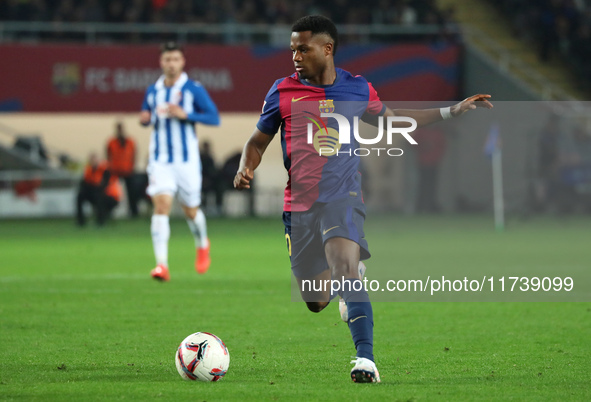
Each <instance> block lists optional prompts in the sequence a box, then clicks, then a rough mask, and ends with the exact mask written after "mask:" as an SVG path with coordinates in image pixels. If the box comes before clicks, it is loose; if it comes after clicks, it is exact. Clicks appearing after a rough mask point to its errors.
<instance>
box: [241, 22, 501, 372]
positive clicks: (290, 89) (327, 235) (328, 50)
mask: <svg viewBox="0 0 591 402" xmlns="http://www.w3.org/2000/svg"><path fill="white" fill-rule="evenodd" d="M337 45H338V35H337V29H336V27H335V25H334V24H333V23H332V21H330V20H329V19H328V18H326V17H323V16H306V17H303V18H301V19H299V20H298V21H296V23H295V24H294V25H293V27H292V34H291V50H292V54H293V62H294V65H295V70H296V72H295V73H294V74H293V75H291V76H289V77H285V78H282V79H279V80H277V81H275V83H274V84H273V86H272V87H271V89H270V90H269V92H268V94H267V96H266V98H265V102H264V104H263V109H262V113H261V116H260V119H259V122H258V124H257V126H256V128H255V130H254V132H253V133H252V135H251V137H250V139H249V140H248V142H247V143H246V145H245V146H244V150H243V153H242V158H241V161H240V167H239V170H238V172H237V174H236V177H235V178H234V186H235V187H236V188H237V189H248V188H250V181H251V180H252V179H253V177H254V175H253V174H254V170H255V169H256V168H257V167H258V165H259V164H260V162H261V159H262V155H263V153H264V152H265V150H266V148H267V146H268V145H269V143H270V142H271V140H272V139H273V137H274V135H275V134H276V133H277V131H280V132H281V146H282V149H283V159H284V165H285V168H286V169H287V171H288V174H289V180H288V183H287V187H286V189H285V201H284V213H283V221H284V224H285V235H286V239H287V241H288V250H289V253H290V260H291V267H292V271H293V273H294V276H295V277H296V279H297V280H298V284H299V286H300V292H301V295H302V298H303V299H304V301H305V302H306V304H307V306H308V309H309V310H310V311H313V312H320V311H321V310H323V309H324V308H325V307H326V306H327V305H328V304H329V303H330V300H331V298H332V296H333V295H331V287H330V286H329V287H328V288H327V289H322V290H321V291H312V290H311V289H309V288H306V287H305V286H303V283H304V281H307V282H308V283H310V282H312V283H327V282H325V281H330V280H331V279H334V280H339V281H341V280H342V285H343V286H342V287H341V288H340V289H339V291H338V294H339V296H340V297H341V301H342V302H341V305H340V309H339V310H340V312H341V317H342V318H343V320H344V321H347V322H348V325H349V329H350V331H351V336H352V338H353V342H354V344H355V348H356V351H357V353H356V359H355V360H353V361H352V362H351V363H353V364H354V367H353V369H352V370H351V378H352V380H353V381H355V382H380V376H379V373H378V370H377V368H376V365H375V363H374V356H373V312H372V307H371V303H370V301H369V296H368V294H367V291H366V289H364V288H363V283H362V282H361V280H362V276H363V274H364V273H365V266H364V265H363V263H362V262H361V260H365V259H367V258H369V256H370V254H369V250H368V245H367V242H366V240H365V237H364V232H363V223H364V220H365V206H364V204H363V199H362V196H361V177H360V174H359V173H358V165H359V156H357V155H356V154H355V152H351V150H352V149H354V148H355V147H356V145H358V144H357V141H356V140H355V139H354V138H353V135H352V133H351V138H350V141H348V142H345V143H340V144H338V143H337V140H338V136H333V137H331V136H330V135H328V134H329V131H331V130H332V132H333V133H334V132H336V130H335V127H336V126H335V121H334V120H335V119H328V118H320V117H319V116H320V114H321V113H332V112H335V113H339V114H341V115H344V116H345V117H346V118H347V119H348V120H349V121H350V123H351V124H350V127H351V128H352V127H353V119H354V117H355V116H359V117H361V118H362V119H364V120H368V121H372V119H371V116H372V115H373V116H385V117H387V116H406V117H410V118H412V119H414V120H415V121H416V123H417V125H418V126H419V127H420V126H424V125H427V124H431V123H435V122H437V121H441V120H443V119H446V118H451V117H456V116H460V115H462V114H463V113H465V112H466V111H468V110H470V109H475V108H476V107H485V108H492V105H491V104H490V103H489V101H488V100H487V99H488V98H489V97H490V95H475V96H471V97H469V98H467V99H465V100H464V101H462V102H460V103H458V104H456V105H454V106H451V107H448V108H442V109H425V110H402V109H396V110H392V109H390V108H388V107H386V106H385V105H384V104H383V103H382V102H381V101H380V99H379V97H378V94H377V92H376V91H375V89H374V88H373V87H372V85H371V84H370V83H369V82H367V80H366V79H365V78H363V77H362V76H354V75H352V74H350V73H349V72H347V71H344V70H342V69H339V68H336V67H335V65H334V55H335V53H336V50H337ZM375 120H376V119H375V118H374V119H373V121H375ZM310 121H313V122H314V124H317V125H318V126H319V127H324V129H321V130H318V131H317V133H316V136H318V133H320V134H325V135H324V136H323V137H322V138H321V139H320V140H318V139H317V138H315V141H310V136H309V133H308V129H307V127H308V123H310ZM318 141H324V146H323V147H322V148H320V149H319V148H318ZM314 142H316V144H315V143H314ZM327 151H328V152H327Z"/></svg>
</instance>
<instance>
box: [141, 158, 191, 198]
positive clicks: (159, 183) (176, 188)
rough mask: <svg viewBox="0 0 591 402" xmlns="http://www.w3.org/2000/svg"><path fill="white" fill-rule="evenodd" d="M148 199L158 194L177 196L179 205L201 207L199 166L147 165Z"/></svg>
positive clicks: (182, 164) (155, 163)
mask: <svg viewBox="0 0 591 402" xmlns="http://www.w3.org/2000/svg"><path fill="white" fill-rule="evenodd" d="M147 172H148V180H149V184H148V188H147V190H146V193H147V194H148V195H149V196H150V197H154V196H155V195H158V194H169V195H171V196H173V197H174V195H175V194H178V199H179V201H180V203H181V204H183V205H184V206H187V207H189V208H195V207H198V206H200V205H201V166H199V164H198V163H190V162H189V163H160V162H152V163H150V164H149V165H148V169H147Z"/></svg>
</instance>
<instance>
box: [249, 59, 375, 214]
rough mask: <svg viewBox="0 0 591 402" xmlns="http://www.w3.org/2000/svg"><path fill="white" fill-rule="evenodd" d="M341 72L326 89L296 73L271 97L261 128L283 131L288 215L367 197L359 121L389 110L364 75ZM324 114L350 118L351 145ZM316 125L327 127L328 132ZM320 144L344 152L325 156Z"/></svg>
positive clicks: (280, 82) (278, 85)
mask: <svg viewBox="0 0 591 402" xmlns="http://www.w3.org/2000/svg"><path fill="white" fill-rule="evenodd" d="M336 72H337V77H336V80H335V82H334V83H333V84H332V85H323V86H314V85H311V84H309V83H308V82H306V81H305V80H300V79H299V77H298V74H297V73H294V74H293V75H291V76H289V77H285V78H281V79H279V80H277V81H275V83H274V84H273V86H272V87H271V89H270V90H269V92H268V93H267V96H266V97H265V103H264V104H263V110H262V113H261V115H260V119H259V121H258V123H257V128H258V129H259V130H260V131H262V132H263V133H265V134H269V135H275V133H277V131H278V130H279V129H281V147H282V149H283V163H284V166H285V168H286V169H287V172H288V175H289V180H288V182H287V186H286V188H285V196H284V210H285V211H307V210H308V209H310V207H312V205H313V204H314V203H315V202H330V201H335V200H338V199H342V198H345V197H348V196H349V195H350V194H351V193H357V194H360V193H361V178H360V174H359V172H358V166H359V156H357V155H355V153H354V152H352V150H355V149H357V148H358V147H359V144H358V143H357V141H356V140H355V138H354V136H353V131H352V129H353V120H354V117H359V118H361V117H362V116H363V115H364V114H365V113H369V114H373V115H382V114H384V112H385V110H386V106H385V105H384V104H383V103H382V102H381V101H380V99H379V97H378V94H377V92H376V90H375V89H374V88H373V86H372V85H371V84H370V83H369V82H367V80H366V79H365V78H364V77H362V76H360V75H357V76H353V75H352V74H351V73H349V72H347V71H345V70H342V69H340V68H337V69H336ZM320 113H338V114H340V115H343V116H345V117H346V118H347V120H348V121H349V125H350V127H351V133H350V143H349V144H340V143H338V135H336V134H335V133H337V131H338V125H337V121H336V119H334V118H321V117H320ZM311 121H312V122H313V126H314V127H315V128H314V129H313V130H314V131H316V134H315V136H314V141H310V140H309V137H308V124H309V123H310V122H311ZM316 127H318V128H322V127H326V128H327V129H328V132H327V129H320V130H317V129H316ZM331 129H332V130H331ZM329 133H332V136H331V135H329ZM319 142H320V143H321V144H322V143H325V144H326V145H327V146H329V147H336V148H335V149H336V150H337V151H338V152H337V153H333V154H330V152H329V153H328V154H326V153H322V152H319V149H318V147H319ZM321 153H322V154H321Z"/></svg>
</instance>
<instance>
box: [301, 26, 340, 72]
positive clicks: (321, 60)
mask: <svg viewBox="0 0 591 402" xmlns="http://www.w3.org/2000/svg"><path fill="white" fill-rule="evenodd" d="M291 52H292V55H293V57H292V59H293V64H294V66H295V69H296V71H297V72H298V74H299V75H300V77H301V78H304V79H314V78H316V77H318V76H320V75H321V74H322V73H323V71H324V70H325V68H326V65H327V58H328V57H332V42H331V41H330V38H329V37H328V36H327V35H323V34H317V35H312V32H310V31H303V32H292V33H291Z"/></svg>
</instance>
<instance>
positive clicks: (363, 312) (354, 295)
mask: <svg viewBox="0 0 591 402" xmlns="http://www.w3.org/2000/svg"><path fill="white" fill-rule="evenodd" d="M355 289H361V290H355ZM340 294H341V297H342V298H343V299H344V300H345V302H346V303H347V312H348V313H349V321H348V324H349V331H351V336H352V337H353V342H354V343H355V349H357V357H365V358H367V359H369V360H371V361H374V359H373V310H372V308H371V303H370V301H369V295H368V294H367V291H365V289H363V282H361V281H360V280H359V279H346V280H345V281H344V287H343V289H341V292H340Z"/></svg>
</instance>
